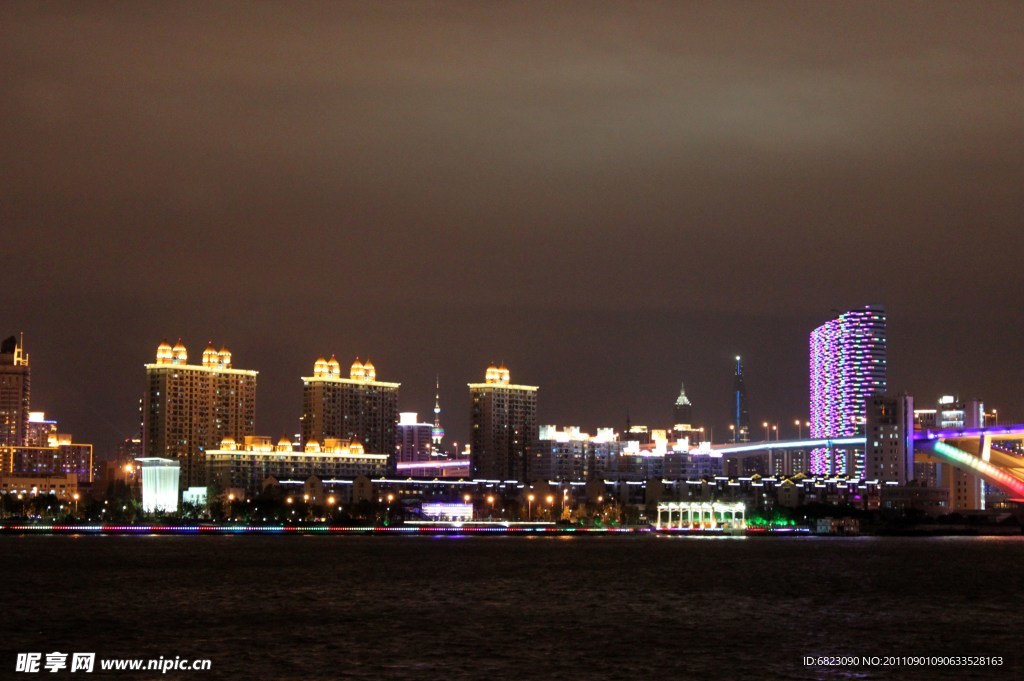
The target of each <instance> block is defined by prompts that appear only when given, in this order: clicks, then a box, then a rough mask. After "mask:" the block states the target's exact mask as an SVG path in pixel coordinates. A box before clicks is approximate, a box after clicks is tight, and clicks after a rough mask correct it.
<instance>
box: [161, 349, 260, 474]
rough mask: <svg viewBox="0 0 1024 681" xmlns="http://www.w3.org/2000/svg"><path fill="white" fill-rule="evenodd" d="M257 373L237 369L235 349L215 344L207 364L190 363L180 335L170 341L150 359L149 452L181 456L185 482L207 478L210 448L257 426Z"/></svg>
mask: <svg viewBox="0 0 1024 681" xmlns="http://www.w3.org/2000/svg"><path fill="white" fill-rule="evenodd" d="M256 376H257V372H256V371H252V370H249V369H235V368H233V367H232V363H231V351H230V350H228V349H227V347H222V348H221V349H220V350H217V349H216V348H214V347H213V345H212V344H210V345H208V346H207V348H206V350H204V351H203V359H202V364H189V363H188V350H187V349H186V348H185V346H184V345H183V344H182V342H181V341H180V340H179V341H178V342H177V344H175V345H174V346H173V347H172V346H171V345H170V344H168V343H167V342H166V341H164V342H163V343H161V344H160V346H159V347H158V348H157V352H156V362H154V363H152V364H147V365H146V383H147V386H146V393H145V395H144V397H143V406H142V409H143V434H142V447H143V452H144V455H145V457H147V458H154V457H156V458H167V459H175V460H177V461H178V462H179V465H180V469H181V476H180V484H181V486H182V488H183V489H184V488H187V487H196V486H200V487H201V486H203V485H205V484H206V465H205V453H206V451H207V450H209V449H213V448H215V447H217V446H218V444H219V443H220V441H221V440H223V439H224V438H225V437H233V438H243V437H245V436H246V435H252V434H253V432H254V431H255V428H256Z"/></svg>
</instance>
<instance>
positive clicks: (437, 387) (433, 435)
mask: <svg viewBox="0 0 1024 681" xmlns="http://www.w3.org/2000/svg"><path fill="white" fill-rule="evenodd" d="M443 439H444V428H442V427H441V378H440V377H439V376H435V377H434V427H433V428H431V430H430V440H431V441H432V442H433V443H434V446H435V447H437V448H438V449H440V447H441V440H443Z"/></svg>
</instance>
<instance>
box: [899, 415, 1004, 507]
mask: <svg viewBox="0 0 1024 681" xmlns="http://www.w3.org/2000/svg"><path fill="white" fill-rule="evenodd" d="M985 425H986V423H985V403H984V402H982V401H981V400H977V399H971V400H961V399H960V398H959V397H957V396H956V395H943V396H941V397H940V398H939V400H938V403H937V404H936V405H935V408H934V409H918V410H917V411H915V412H914V426H915V428H917V429H918V430H929V429H937V430H947V429H950V428H953V429H961V428H963V429H967V428H982V427H984V426H985ZM914 471H915V477H916V479H917V481H918V483H919V484H921V485H926V486H928V487H936V488H941V489H945V490H946V493H947V496H948V499H949V507H950V510H953V511H960V510H978V509H984V508H985V482H984V481H983V480H982V479H981V478H979V477H978V476H976V475H971V474H970V473H968V472H967V471H964V470H961V469H959V468H957V467H955V466H952V465H950V464H948V463H943V462H938V461H935V460H929V459H928V458H927V457H925V459H924V460H923V461H921V462H920V463H916V464H915V466H914Z"/></svg>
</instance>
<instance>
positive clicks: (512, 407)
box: [469, 364, 537, 482]
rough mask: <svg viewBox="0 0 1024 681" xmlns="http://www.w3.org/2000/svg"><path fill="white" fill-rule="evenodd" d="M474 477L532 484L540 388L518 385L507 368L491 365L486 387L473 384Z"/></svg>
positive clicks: (471, 415) (471, 450) (471, 442)
mask: <svg viewBox="0 0 1024 681" xmlns="http://www.w3.org/2000/svg"><path fill="white" fill-rule="evenodd" d="M469 396H470V399H471V410H470V419H471V422H472V431H471V432H470V456H471V470H472V472H473V477H475V478H483V479H486V480H522V481H526V482H530V481H532V479H531V473H530V470H529V468H530V457H531V455H532V453H533V447H534V443H535V442H536V438H537V386H534V385H514V384H512V382H511V380H510V376H509V371H508V369H507V368H505V365H504V364H502V365H501V366H495V365H494V364H491V365H490V366H489V367H487V372H486V373H485V374H484V382H483V383H470V384H469Z"/></svg>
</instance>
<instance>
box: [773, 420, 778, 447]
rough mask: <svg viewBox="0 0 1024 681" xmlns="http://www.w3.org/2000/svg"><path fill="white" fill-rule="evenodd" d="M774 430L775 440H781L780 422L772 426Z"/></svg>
mask: <svg viewBox="0 0 1024 681" xmlns="http://www.w3.org/2000/svg"><path fill="white" fill-rule="evenodd" d="M772 432H773V433H775V441H776V442H778V441H779V424H777V423H776V424H775V425H773V426H772Z"/></svg>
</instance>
